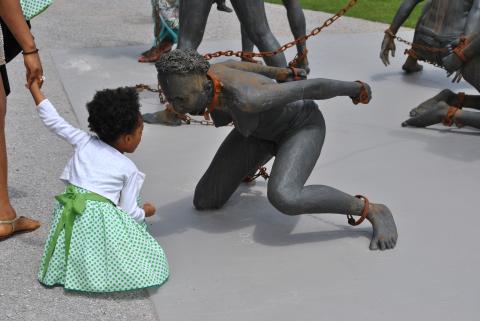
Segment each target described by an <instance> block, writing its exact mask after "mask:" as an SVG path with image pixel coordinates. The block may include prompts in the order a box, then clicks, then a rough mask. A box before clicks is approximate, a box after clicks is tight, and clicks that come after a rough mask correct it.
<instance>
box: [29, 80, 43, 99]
mask: <svg viewBox="0 0 480 321" xmlns="http://www.w3.org/2000/svg"><path fill="white" fill-rule="evenodd" d="M30 93H31V94H32V97H33V100H34V101H35V104H37V105H38V104H40V103H41V102H42V100H44V99H45V96H44V95H43V94H42V91H41V90H40V84H39V81H34V82H33V83H32V84H31V85H30Z"/></svg>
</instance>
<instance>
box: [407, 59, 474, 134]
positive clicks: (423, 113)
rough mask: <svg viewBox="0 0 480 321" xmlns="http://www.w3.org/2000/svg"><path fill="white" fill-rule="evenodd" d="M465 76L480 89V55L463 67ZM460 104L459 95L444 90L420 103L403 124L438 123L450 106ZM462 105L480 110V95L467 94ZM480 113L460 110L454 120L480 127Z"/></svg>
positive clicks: (425, 124)
mask: <svg viewBox="0 0 480 321" xmlns="http://www.w3.org/2000/svg"><path fill="white" fill-rule="evenodd" d="M462 75H463V78H464V79H465V80H466V81H467V82H468V83H470V84H471V85H472V86H473V87H475V88H476V89H477V90H479V91H480V57H478V58H474V59H472V60H470V61H469V62H468V63H466V64H465V66H464V67H463V69H462ZM452 105H453V106H457V107H458V105H459V102H458V95H457V94H455V93H454V92H452V91H451V90H448V89H445V90H442V91H441V92H440V93H439V94H437V95H436V96H434V97H433V98H431V99H429V100H427V101H425V102H424V103H422V104H420V106H418V107H417V108H415V109H413V110H412V111H411V112H410V116H412V117H411V118H410V119H408V120H406V121H405V122H403V123H402V126H412V127H427V126H431V125H435V124H438V123H440V122H442V120H444V119H445V117H446V116H447V113H448V109H449V107H450V106H452ZM461 105H462V106H461V107H464V108H471V109H477V110H480V96H478V95H466V96H465V98H464V99H463V103H462V104H461ZM479 114H480V113H479V112H472V111H466V110H459V111H457V112H456V113H455V116H454V118H453V120H454V122H456V123H457V124H460V125H463V126H472V127H475V128H480V115H479Z"/></svg>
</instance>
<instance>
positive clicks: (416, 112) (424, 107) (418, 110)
mask: <svg viewBox="0 0 480 321" xmlns="http://www.w3.org/2000/svg"><path fill="white" fill-rule="evenodd" d="M455 97H456V94H455V93H454V92H453V91H451V90H450V89H444V90H442V91H441V92H439V93H438V94H436V95H435V96H433V97H432V98H430V99H428V100H426V101H424V102H423V103H421V104H420V105H418V106H417V107H415V108H413V109H412V110H411V111H410V117H417V116H420V115H422V114H425V113H426V112H428V111H430V110H432V109H434V108H436V105H437V104H438V103H439V102H441V101H444V102H446V103H447V104H452V102H453V99H454V98H455Z"/></svg>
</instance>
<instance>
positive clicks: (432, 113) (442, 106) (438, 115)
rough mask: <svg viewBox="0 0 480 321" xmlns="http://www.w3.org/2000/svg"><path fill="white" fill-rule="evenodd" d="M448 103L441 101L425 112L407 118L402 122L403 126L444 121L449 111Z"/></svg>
mask: <svg viewBox="0 0 480 321" xmlns="http://www.w3.org/2000/svg"><path fill="white" fill-rule="evenodd" d="M448 107H449V106H448V105H447V103H445V102H443V101H440V102H438V103H436V104H435V105H434V106H433V107H432V108H430V109H428V110H427V111H426V112H424V113H423V114H420V115H418V116H415V117H412V118H409V119H407V120H406V121H404V122H403V123H402V127H407V126H412V127H427V126H431V125H435V124H438V123H440V122H442V120H443V119H444V118H445V116H446V115H447V112H448Z"/></svg>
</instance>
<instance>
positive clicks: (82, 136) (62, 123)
mask: <svg viewBox="0 0 480 321" xmlns="http://www.w3.org/2000/svg"><path fill="white" fill-rule="evenodd" d="M37 107H38V108H37V111H38V115H39V116H40V119H41V120H42V122H43V123H44V124H45V126H46V127H47V128H48V129H50V130H51V131H52V132H54V133H55V134H57V135H58V136H60V137H61V138H63V139H64V140H65V141H67V142H68V143H69V144H70V145H74V146H76V145H79V144H80V143H82V142H84V141H86V140H88V139H90V135H89V134H88V133H86V132H84V131H83V130H80V129H78V128H76V127H73V126H72V125H70V124H69V123H68V122H67V121H66V120H65V119H63V118H62V117H61V116H60V115H59V114H58V112H57V110H56V109H55V107H54V106H53V105H52V103H51V102H50V101H49V100H48V99H44V100H43V101H42V102H41V103H40V104H38V106H37Z"/></svg>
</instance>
